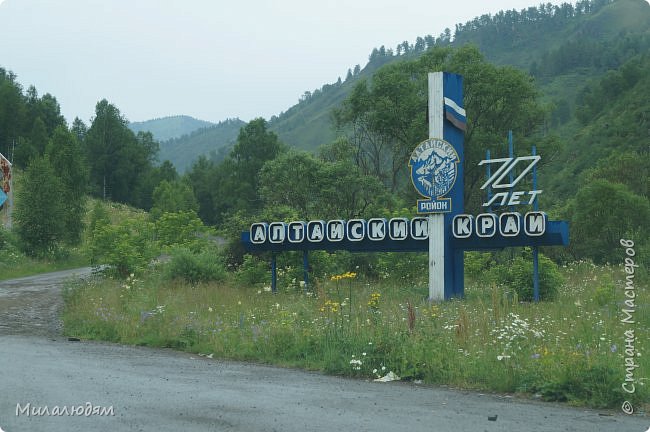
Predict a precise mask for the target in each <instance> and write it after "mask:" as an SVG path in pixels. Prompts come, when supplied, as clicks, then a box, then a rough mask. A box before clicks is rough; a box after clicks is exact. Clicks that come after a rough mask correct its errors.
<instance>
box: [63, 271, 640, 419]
mask: <svg viewBox="0 0 650 432" xmlns="http://www.w3.org/2000/svg"><path fill="white" fill-rule="evenodd" d="M562 271H563V273H564V275H565V277H566V280H567V283H566V285H565V286H563V287H561V288H560V289H559V292H558V299H557V300H556V301H554V302H542V303H540V304H530V303H519V302H517V301H516V299H515V300H514V301H513V299H512V298H511V297H510V296H508V295H507V293H505V292H504V291H503V289H501V288H500V287H497V286H484V285H483V284H481V283H480V282H475V283H470V284H468V287H467V290H466V291H467V292H466V294H467V296H466V299H465V300H463V301H451V302H445V303H442V304H429V303H428V302H426V300H425V299H424V297H425V295H426V288H424V287H422V286H409V285H408V284H405V283H397V282H388V281H383V282H368V281H365V280H361V279H359V278H357V277H356V275H354V274H352V273H347V274H345V275H339V276H340V277H338V278H336V277H335V278H333V280H332V279H326V280H321V281H317V282H316V283H315V285H314V287H313V290H311V291H308V292H304V291H303V290H301V289H300V288H299V287H295V285H293V284H291V283H290V282H288V283H286V284H284V286H288V288H286V289H284V290H283V291H281V292H280V293H278V294H277V295H273V294H271V293H270V292H269V291H270V288H269V287H266V286H262V285H260V286H251V285H244V284H241V283H238V282H236V281H235V280H234V279H233V278H232V277H228V278H226V279H225V280H224V281H222V282H219V283H216V282H213V283H200V284H194V285H192V284H188V283H185V282H182V281H178V280H170V279H168V278H166V277H164V276H163V274H164V269H160V271H153V272H149V274H148V275H147V277H143V278H141V277H129V278H128V279H127V280H126V281H120V280H113V279H106V280H95V281H90V282H88V283H85V284H79V285H75V286H71V287H68V289H67V290H66V292H65V302H66V307H65V312H64V316H63V319H64V323H65V331H66V333H67V334H68V335H74V336H77V337H82V338H88V339H98V340H108V341H114V342H120V343H127V344H134V345H148V346H159V347H172V348H176V349H180V350H185V351H189V352H194V353H200V354H204V355H214V356H215V357H220V358H227V359H237V360H255V361H261V362H266V363H271V364H276V365H284V366H296V367H302V368H307V369H315V370H323V371H325V372H327V373H332V374H341V375H347V376H357V377H364V378H377V377H379V376H383V375H385V374H386V373H387V372H389V371H392V372H394V373H395V374H397V375H399V376H400V377H402V379H408V380H422V381H423V382H425V383H430V384H447V385H451V386H456V387H461V388H467V389H480V390H487V391H496V392H508V393H522V394H527V395H536V397H540V398H542V399H545V400H550V401H566V402H569V403H571V404H575V405H586V406H590V407H599V408H600V407H609V408H614V407H617V406H620V403H622V401H623V400H624V399H626V398H627V400H630V401H631V402H632V403H633V404H634V405H635V406H636V407H637V409H643V408H645V409H647V408H648V400H649V395H650V393H649V392H648V383H647V377H648V376H649V374H650V363H649V362H648V357H647V355H646V353H647V349H648V347H647V344H648V338H647V335H648V334H650V333H649V330H650V301H649V300H650V298H649V296H648V293H647V290H644V289H641V285H640V284H639V288H638V291H637V298H636V306H637V310H636V312H635V319H636V320H635V323H634V330H635V334H636V335H637V337H636V340H635V358H634V359H635V364H638V368H636V369H635V370H634V377H635V380H636V392H635V393H634V394H632V395H629V394H626V393H624V392H623V391H622V389H621V383H622V382H623V380H624V378H625V373H626V370H625V362H626V359H625V356H626V353H625V336H624V332H625V331H626V330H629V328H630V327H629V325H628V324H624V323H621V322H620V318H621V317H620V315H621V307H622V305H623V303H622V302H623V301H624V299H625V298H624V294H623V288H622V286H623V283H624V272H623V269H622V267H595V266H593V265H592V264H589V263H578V264H575V265H572V266H570V267H566V268H564V269H562ZM639 283H640V281H639ZM644 335H645V336H644Z"/></svg>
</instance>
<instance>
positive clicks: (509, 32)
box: [161, 0, 650, 171]
mask: <svg viewBox="0 0 650 432" xmlns="http://www.w3.org/2000/svg"><path fill="white" fill-rule="evenodd" d="M465 44H473V45H476V46H478V47H479V49H480V50H481V52H482V53H483V54H484V55H485V56H486V58H487V60H489V61H491V62H492V63H495V64H497V65H512V66H515V67H517V68H520V69H523V70H525V71H527V72H530V73H531V75H532V76H533V77H534V78H535V80H536V82H537V84H538V87H539V88H540V93H541V96H542V98H543V100H544V101H545V102H546V103H547V104H548V106H549V109H550V111H551V116H550V117H551V118H550V124H549V127H550V128H552V129H553V132H554V133H556V134H558V135H560V136H561V137H562V138H564V139H570V137H571V136H572V134H573V133H574V129H573V128H574V127H576V122H575V119H574V113H575V110H576V100H577V98H578V97H579V94H580V92H581V91H583V89H584V88H585V87H586V86H587V85H588V83H589V82H591V81H598V80H599V79H601V78H602V77H604V76H605V74H606V73H607V71H609V70H613V69H617V68H619V67H621V66H622V65H623V64H624V63H625V62H626V61H628V60H629V59H631V58H632V57H634V56H635V55H639V54H642V53H644V52H646V53H647V52H648V51H649V50H650V5H648V3H647V2H646V1H644V0H580V1H578V2H577V3H575V5H572V4H569V3H564V4H562V5H557V6H554V5H551V4H541V5H539V6H531V7H529V8H527V9H522V10H521V11H516V10H509V11H501V12H499V13H497V14H495V15H487V14H486V15H482V16H480V17H476V18H474V19H473V20H471V21H468V22H467V23H465V24H457V25H456V27H455V31H454V34H453V37H452V35H451V31H450V30H446V31H445V32H444V33H442V34H440V35H439V36H438V37H433V36H431V35H427V36H424V37H418V38H417V39H416V41H415V42H414V43H413V44H409V43H407V42H404V43H402V44H400V45H398V46H397V47H395V48H394V49H392V48H386V47H384V46H381V47H380V48H378V49H377V48H375V49H374V50H373V51H372V53H371V54H370V56H369V61H368V63H367V64H366V65H365V67H363V68H360V67H355V68H354V71H352V70H351V71H349V73H348V75H347V77H346V79H345V80H341V79H340V78H339V80H338V81H336V82H334V83H332V84H325V85H323V86H322V87H321V88H320V89H315V90H313V91H306V92H305V93H304V94H303V96H302V97H301V98H300V100H299V101H298V103H297V104H296V105H294V106H292V107H291V108H289V109H288V110H287V111H285V112H283V113H280V114H279V115H277V116H273V117H271V119H270V120H269V128H270V130H272V131H274V132H276V133H277V134H278V135H279V137H280V139H281V140H282V141H283V142H285V143H286V144H288V145H290V146H292V147H295V148H298V149H303V150H307V151H315V150H316V149H317V148H318V147H319V146H321V145H323V144H328V143H331V142H332V141H333V140H334V139H335V138H336V136H337V132H336V131H335V130H334V128H333V122H332V119H331V113H332V111H333V109H334V108H336V107H338V106H339V105H340V104H341V102H342V101H343V100H345V98H346V97H347V95H348V94H349V93H350V91H351V90H352V89H353V88H354V87H355V85H356V84H357V83H358V82H359V81H361V80H364V79H367V80H370V79H372V75H373V73H374V72H375V71H376V70H377V69H379V68H380V67H382V66H383V65H385V64H387V63H391V62H396V61H403V60H409V59H413V58H416V57H418V56H419V55H421V54H422V53H423V52H425V51H426V50H427V49H428V48H430V47H433V46H441V45H443V46H445V45H451V46H454V47H460V46H463V45H465ZM241 124H243V122H242V123H241ZM232 127H233V124H232V123H227V122H225V123H223V122H222V123H220V124H219V125H217V126H213V127H211V128H207V129H203V130H199V131H196V132H194V133H192V134H190V135H187V136H185V137H183V138H180V139H176V140H175V141H174V146H175V154H178V152H180V151H182V152H183V156H182V158H183V159H184V160H185V161H187V160H189V161H190V162H183V163H182V166H183V167H184V168H186V167H188V166H189V164H190V163H191V161H192V160H195V159H196V158H197V157H198V156H199V155H201V154H204V155H207V154H209V153H210V152H211V151H214V152H217V151H219V149H221V151H222V152H225V148H227V146H228V145H229V143H232V142H233V141H234V140H235V139H236V136H237V134H236V132H235V131H234V130H233V129H232ZM161 148H162V146H161ZM161 153H162V151H161ZM161 159H162V158H161ZM176 165H177V168H179V169H180V170H181V171H183V169H184V168H180V167H179V165H178V164H176Z"/></svg>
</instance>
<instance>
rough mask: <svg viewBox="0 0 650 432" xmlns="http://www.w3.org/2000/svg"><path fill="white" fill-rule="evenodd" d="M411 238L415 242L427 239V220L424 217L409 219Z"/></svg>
mask: <svg viewBox="0 0 650 432" xmlns="http://www.w3.org/2000/svg"><path fill="white" fill-rule="evenodd" d="M411 237H413V238H414V239H416V240H424V239H428V238H429V220H428V219H427V218H424V217H417V218H413V219H411Z"/></svg>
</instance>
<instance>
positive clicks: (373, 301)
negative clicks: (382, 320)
mask: <svg viewBox="0 0 650 432" xmlns="http://www.w3.org/2000/svg"><path fill="white" fill-rule="evenodd" d="M380 298H381V294H380V293H378V292H373V293H372V294H370V299H369V300H368V306H369V307H370V309H372V310H373V311H377V310H378V309H379V299H380Z"/></svg>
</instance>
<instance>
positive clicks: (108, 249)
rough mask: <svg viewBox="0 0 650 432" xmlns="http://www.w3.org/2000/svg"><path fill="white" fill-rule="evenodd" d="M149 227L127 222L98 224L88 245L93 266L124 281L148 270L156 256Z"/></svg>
mask: <svg viewBox="0 0 650 432" xmlns="http://www.w3.org/2000/svg"><path fill="white" fill-rule="evenodd" d="M152 238H153V226H152V224H151V223H149V222H146V221H143V220H137V219H130V220H125V221H123V222H122V223H120V224H119V225H104V224H98V225H97V226H96V227H95V231H94V232H93V240H92V241H93V243H92V245H91V251H92V259H93V262H95V263H102V264H106V265H108V266H109V269H110V271H112V272H114V273H116V274H117V275H118V276H120V277H127V276H128V275H129V274H131V273H135V272H137V271H140V270H142V269H144V268H146V267H147V265H148V264H149V262H150V261H151V260H152V259H153V258H154V257H155V256H156V254H157V251H156V249H155V247H154V244H153V240H152Z"/></svg>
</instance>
